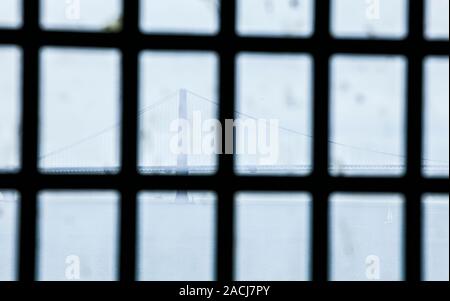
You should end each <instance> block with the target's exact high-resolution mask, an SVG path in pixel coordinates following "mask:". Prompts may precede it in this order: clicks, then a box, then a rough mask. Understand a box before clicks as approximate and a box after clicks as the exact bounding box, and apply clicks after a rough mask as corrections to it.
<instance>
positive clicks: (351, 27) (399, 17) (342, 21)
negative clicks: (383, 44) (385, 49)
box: [332, 0, 408, 39]
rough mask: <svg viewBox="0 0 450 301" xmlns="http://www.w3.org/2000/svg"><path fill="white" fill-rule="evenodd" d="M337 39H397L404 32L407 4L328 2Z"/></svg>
mask: <svg viewBox="0 0 450 301" xmlns="http://www.w3.org/2000/svg"><path fill="white" fill-rule="evenodd" d="M332 5H333V13H332V14H333V15H332V25H333V26H332V32H333V34H334V35H336V36H337V37H351V38H364V39H380V38H387V39H400V38H404V37H405V36H406V34H407V32H408V30H407V19H408V15H407V12H408V9H407V6H408V1H407V0H332Z"/></svg>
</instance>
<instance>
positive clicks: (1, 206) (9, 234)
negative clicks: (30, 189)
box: [0, 190, 19, 281]
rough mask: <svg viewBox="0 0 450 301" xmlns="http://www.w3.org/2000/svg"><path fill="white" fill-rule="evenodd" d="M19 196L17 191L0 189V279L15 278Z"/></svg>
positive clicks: (10, 279)
mask: <svg viewBox="0 0 450 301" xmlns="http://www.w3.org/2000/svg"><path fill="white" fill-rule="evenodd" d="M18 208H19V196H18V194H17V192H15V191H10V190H0V241H1V242H2V243H1V244H0V252H1V254H2V256H1V257H0V281H12V280H15V279H16V278H17V273H16V268H15V267H16V264H17V259H18V256H17V232H18V231H17V230H18V229H17V224H16V223H15V220H16V219H17V216H18V214H19V212H18Z"/></svg>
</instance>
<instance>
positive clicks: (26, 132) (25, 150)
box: [18, 1, 40, 282]
mask: <svg viewBox="0 0 450 301" xmlns="http://www.w3.org/2000/svg"><path fill="white" fill-rule="evenodd" d="M22 7H23V22H24V23H23V29H22V31H23V34H24V40H23V45H22V46H23V62H22V68H23V69H22V70H23V71H22V97H23V101H22V153H21V156H22V157H21V158H22V160H21V163H22V171H21V180H20V185H21V186H20V193H21V202H20V204H21V205H20V232H19V235H20V238H19V243H20V247H19V248H20V250H19V252H20V257H19V273H18V275H19V280H20V281H24V282H30V281H33V280H34V279H35V275H36V235H37V231H36V227H37V226H36V217H37V202H36V193H37V187H36V186H35V183H36V176H37V153H38V125H39V116H38V111H39V105H38V101H39V47H40V45H39V1H24V3H23V5H22Z"/></svg>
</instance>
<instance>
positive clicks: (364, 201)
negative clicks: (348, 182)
mask: <svg viewBox="0 0 450 301" xmlns="http://www.w3.org/2000/svg"><path fill="white" fill-rule="evenodd" d="M330 230H331V278H332V280H333V281H378V280H380V281H400V280H402V277H403V267H402V266H403V264H402V262H403V258H402V254H403V198H402V197H401V196H399V195H368V194H367V195H358V194H344V193H339V194H334V195H332V197H331V228H330Z"/></svg>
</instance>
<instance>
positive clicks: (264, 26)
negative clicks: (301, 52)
mask: <svg viewBox="0 0 450 301" xmlns="http://www.w3.org/2000/svg"><path fill="white" fill-rule="evenodd" d="M314 3H315V1H314V0H239V1H238V2H237V7H238V9H237V14H238V15H237V30H238V33H239V34H241V35H252V36H298V37H305V36H310V35H312V33H313V31H314V24H313V22H314Z"/></svg>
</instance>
